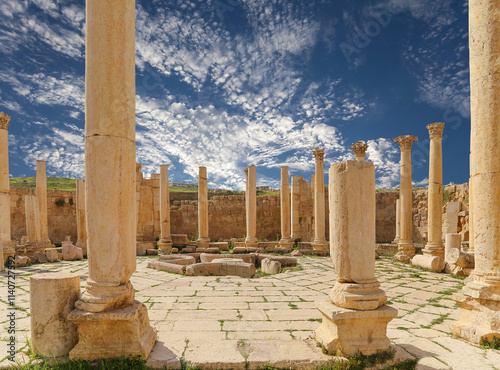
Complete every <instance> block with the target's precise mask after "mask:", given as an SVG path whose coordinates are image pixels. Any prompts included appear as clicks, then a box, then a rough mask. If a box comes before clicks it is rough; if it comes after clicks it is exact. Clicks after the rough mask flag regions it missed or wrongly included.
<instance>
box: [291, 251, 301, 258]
mask: <svg viewBox="0 0 500 370" xmlns="http://www.w3.org/2000/svg"><path fill="white" fill-rule="evenodd" d="M292 256H293V257H300V256H302V252H301V251H300V250H294V251H293V252H292Z"/></svg>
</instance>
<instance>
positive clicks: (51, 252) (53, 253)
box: [45, 248, 59, 262]
mask: <svg viewBox="0 0 500 370" xmlns="http://www.w3.org/2000/svg"><path fill="white" fill-rule="evenodd" d="M45 255H46V256H47V260H48V261H49V262H55V261H58V260H59V258H58V257H59V255H58V253H57V249H56V248H45Z"/></svg>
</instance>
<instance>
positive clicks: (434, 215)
mask: <svg viewBox="0 0 500 370" xmlns="http://www.w3.org/2000/svg"><path fill="white" fill-rule="evenodd" d="M427 129H428V130H429V138H430V151H429V188H428V193H427V194H428V195H427V199H428V217H427V219H428V224H429V232H428V235H429V236H428V242H427V244H426V246H425V248H424V249H423V250H422V253H423V255H417V256H415V257H413V259H412V264H414V265H415V266H420V267H423V268H428V266H433V267H434V268H432V270H433V271H436V272H441V271H443V269H444V267H445V261H444V245H443V239H442V233H443V226H442V225H443V210H442V208H443V207H442V205H443V148H442V139H443V129H444V123H443V122H436V123H431V124H429V125H427ZM431 260H432V262H431Z"/></svg>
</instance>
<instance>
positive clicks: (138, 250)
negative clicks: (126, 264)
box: [135, 245, 147, 256]
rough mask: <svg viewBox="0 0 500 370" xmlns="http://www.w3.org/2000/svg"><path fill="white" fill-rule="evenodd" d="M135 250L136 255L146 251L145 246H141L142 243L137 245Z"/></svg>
mask: <svg viewBox="0 0 500 370" xmlns="http://www.w3.org/2000/svg"><path fill="white" fill-rule="evenodd" d="M135 250H136V252H135V255H136V256H145V255H146V253H147V250H146V248H145V247H143V246H142V245H137V247H136V249H135Z"/></svg>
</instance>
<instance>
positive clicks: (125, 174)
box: [68, 0, 156, 359]
mask: <svg viewBox="0 0 500 370" xmlns="http://www.w3.org/2000/svg"><path fill="white" fill-rule="evenodd" d="M86 13H87V14H86V52H85V58H86V60H85V93H86V94H85V192H86V194H85V195H86V206H87V207H86V208H87V209H86V210H87V232H88V233H87V243H88V256H89V259H88V274H89V277H88V279H87V286H86V290H85V292H83V294H82V296H81V298H80V300H78V301H77V302H76V304H75V305H76V308H77V309H76V310H74V311H73V312H72V313H71V314H70V315H69V316H68V320H70V321H72V322H74V323H76V324H77V326H78V336H79V342H78V344H77V346H76V347H75V348H74V349H73V350H72V351H71V352H70V358H80V359H96V358H107V357H120V356H125V357H127V356H128V355H132V356H136V355H141V356H142V357H143V358H144V359H146V358H147V357H148V356H149V353H150V352H151V349H152V348H153V345H154V343H155V340H156V333H155V331H154V330H153V328H152V327H151V326H150V325H149V319H148V313H147V308H146V306H145V305H144V304H143V303H140V302H139V301H136V300H134V296H135V293H134V288H133V286H132V284H131V282H130V277H131V276H132V273H133V272H134V271H135V267H136V264H135V263H136V260H135V259H136V257H135V255H136V213H135V212H136V206H135V202H136V197H135V192H136V178H135V177H136V175H135V156H136V150H135V1H133V0H129V1H119V2H117V1H115V0H87V2H86ZM96 327H97V328H99V330H96Z"/></svg>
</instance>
